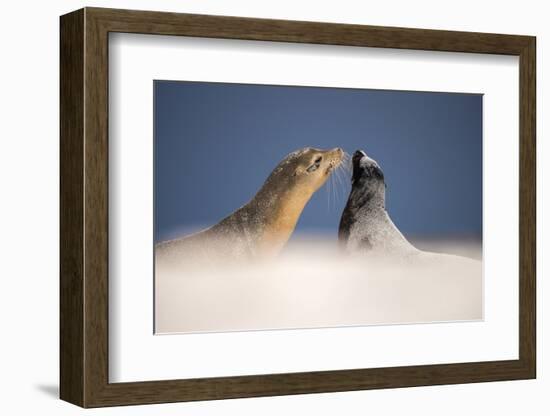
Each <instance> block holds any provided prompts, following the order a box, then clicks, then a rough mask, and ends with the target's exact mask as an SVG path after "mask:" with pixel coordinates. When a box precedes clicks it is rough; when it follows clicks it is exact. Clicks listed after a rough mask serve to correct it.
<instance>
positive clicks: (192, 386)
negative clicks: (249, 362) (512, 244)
mask: <svg viewBox="0 0 550 416" xmlns="http://www.w3.org/2000/svg"><path fill="white" fill-rule="evenodd" d="M60 28H61V45H60V46H61V51H60V53H61V57H60V65H61V92H60V102H61V104H60V106H61V109H60V110H61V120H60V130H61V139H60V140H61V155H60V159H61V179H60V186H61V200H60V204H61V215H60V217H61V218H60V220H61V231H60V232H61V242H60V253H61V255H60V262H61V266H60V279H61V283H60V396H61V399H63V400H66V401H68V402H71V403H74V404H76V405H79V406H82V407H101V406H115V405H131V404H146V403H163V402H179V401H191V400H213V399H226V398H238V397H257V396H270V395H287V394H303V393H320V392H337V391H350V390H365V389H380V388H397V387H410V386H426V385H439V384H454V383H474V382H487V381H499V380H518V379H530V378H535V375H536V358H535V357H536V326H535V311H536V304H535V300H536V298H535V265H536V257H535V252H536V234H535V233H536V226H535V225H536V178H535V172H536V169H535V126H536V121H535V106H536V97H535V50H536V47H535V38H534V37H530V36H516V35H500V34H485V33H467V32H451V31H438V30H421V29H403V28H390V27H376V26H361V25H347V24H329V23H313V22H297V21H284V20H266V19H253V18H240V17H225V16H206V15H190V14H177V13H164V12H148V11H130V10H113V9H101V8H85V9H81V10H78V11H75V12H72V13H69V14H67V15H64V16H62V17H61V20H60ZM110 32H126V33H142V34H155V35H174V36H193V37H207V38H226V39H247V40H259V41H278V42H298V43H312V44H330V45H347V46H359V47H360V46H368V47H381V48H382V47H383V48H397V49H416V50H430V51H448V52H468V53H484V54H503V55H516V56H519V65H520V80H519V86H520V91H519V97H520V107H519V114H520V116H519V117H520V118H519V119H520V188H519V195H520V207H519V208H520V211H519V212H520V224H519V227H520V228H519V232H520V253H519V259H520V267H519V270H518V273H519V359H518V360H507V361H491V362H472V363H459V364H442V365H441V364H438V365H418V366H406V367H390V368H367V369H354V370H338V371H320V372H307V373H287V374H265V375H252V376H237V377H217V378H203V379H182V380H169V381H147V382H132V383H109V379H108V361H109V354H108V287H109V285H108V281H109V276H108V222H109V216H108V170H109V167H108V140H109V139H108V88H109V86H108V79H109V78H108V65H109V62H108V35H109V33H110Z"/></svg>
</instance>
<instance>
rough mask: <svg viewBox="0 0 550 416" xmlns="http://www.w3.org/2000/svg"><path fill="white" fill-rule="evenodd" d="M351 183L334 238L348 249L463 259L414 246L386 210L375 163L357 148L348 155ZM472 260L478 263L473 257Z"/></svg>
mask: <svg viewBox="0 0 550 416" xmlns="http://www.w3.org/2000/svg"><path fill="white" fill-rule="evenodd" d="M352 164H353V174H352V179H351V180H352V187H351V192H350V194H349V197H348V201H347V203H346V206H345V208H344V211H343V213H342V217H341V219H340V225H339V229H338V238H339V240H340V243H341V245H342V246H343V247H344V248H345V249H346V250H347V251H351V252H364V253H368V254H370V255H373V256H376V257H383V256H391V257H393V258H394V259H401V260H415V261H417V260H429V261H432V260H436V259H437V260H464V261H474V260H471V259H468V258H465V257H460V256H454V255H448V254H438V253H430V252H425V251H421V250H419V249H417V248H416V247H414V246H413V245H412V244H411V243H410V242H409V241H408V240H407V239H406V238H405V236H404V235H403V234H402V233H401V231H399V229H398V228H397V227H396V226H395V224H394V223H393V221H392V220H391V218H390V216H389V215H388V212H387V211H386V184H385V180H384V173H383V171H382V169H381V168H380V166H379V165H378V163H377V162H376V161H375V160H373V159H371V158H370V157H368V156H367V154H366V153H365V152H364V151H362V150H357V151H356V152H355V153H354V154H353V157H352ZM476 263H479V262H477V261H476Z"/></svg>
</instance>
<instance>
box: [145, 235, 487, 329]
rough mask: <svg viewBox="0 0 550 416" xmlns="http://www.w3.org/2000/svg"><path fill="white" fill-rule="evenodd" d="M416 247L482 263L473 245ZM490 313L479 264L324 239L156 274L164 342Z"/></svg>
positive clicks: (159, 323) (157, 324)
mask: <svg viewBox="0 0 550 416" xmlns="http://www.w3.org/2000/svg"><path fill="white" fill-rule="evenodd" d="M415 244H417V246H419V247H422V248H432V249H438V251H443V252H447V253H456V254H461V255H470V256H471V257H472V258H476V257H477V258H480V256H481V247H480V244H479V243H476V242H471V241H467V242H464V241H437V240H433V239H432V240H427V241H420V240H417V241H415ZM482 310H483V308H482V263H481V262H479V261H472V260H464V261H463V260H462V259H456V260H455V259H453V258H450V259H446V260H444V261H432V260H429V261H420V262H418V261H417V262H412V263H410V262H409V263H405V264H396V262H395V261H392V262H379V261H374V262H373V261H372V260H368V259H366V258H365V257H364V256H349V255H346V256H343V255H342V253H340V252H338V251H337V250H336V249H335V247H334V243H324V242H319V241H318V240H315V242H311V241H299V242H294V243H293V244H292V245H291V246H290V247H289V249H288V250H286V251H285V253H284V254H283V255H282V256H281V257H280V258H278V259H277V260H273V261H264V262H257V263H255V264H247V265H227V266H224V267H223V268H216V267H213V266H210V267H202V266H200V265H189V267H186V268H185V270H181V269H180V270H167V269H166V270H165V269H161V268H157V270H156V282H155V332H156V333H157V334H167V333H187V332H219V331H242V330H261V329H289V328H314V327H335V326H351V325H380V324H399V323H421V322H441V321H468V320H480V319H482V318H483V316H482Z"/></svg>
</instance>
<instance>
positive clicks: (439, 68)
mask: <svg viewBox="0 0 550 416" xmlns="http://www.w3.org/2000/svg"><path fill="white" fill-rule="evenodd" d="M535 107H536V97H535V38H534V37H530V36H518V35H498V34H485V33H466V32H451V31H435V30H422V29H403V28H389V27H375V26H360V25H344V24H328V23H314V22H296V21H282V20H266V19H251V18H240V17H225V16H205V15H189V14H176V13H160V12H146V11H129V10H113V9H99V8H85V9H82V10H78V11H75V12H72V13H70V14H67V15H65V16H62V17H61V129H60V130H61V305H60V322H61V334H60V336H61V351H60V357H61V366H60V367H61V368H60V371H61V387H60V395H61V398H62V399H63V400H66V401H69V402H71V403H74V404H77V405H80V406H82V407H101V406H115V405H127V404H145V403H162V402H176V401H190V400H211V399H223V398H237V397H254V396H266V395H284V394H302V393H316V392H335V391H348V390H363V389H376V388H396V387H410V386H423V385H435V384H455V383H470V382H486V381H499V380H517V379H529V378H534V377H535V374H536V360H535V357H536V334H535V310H536V307H535V244H536V237H535V217H536V212H535V202H536V195H535Z"/></svg>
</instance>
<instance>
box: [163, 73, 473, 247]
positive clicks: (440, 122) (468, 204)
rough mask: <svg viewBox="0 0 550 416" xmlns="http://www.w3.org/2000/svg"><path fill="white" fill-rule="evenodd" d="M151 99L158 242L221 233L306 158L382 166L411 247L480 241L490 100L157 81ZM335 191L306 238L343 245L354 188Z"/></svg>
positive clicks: (316, 210) (309, 220) (307, 213)
mask: <svg viewBox="0 0 550 416" xmlns="http://www.w3.org/2000/svg"><path fill="white" fill-rule="evenodd" d="M154 99H155V110H154V117H155V119H154V126H155V132H154V133H155V134H154V141H155V240H156V241H162V240H165V239H168V238H173V237H175V236H178V235H181V234H182V233H187V232H190V231H195V230H197V229H200V228H202V227H206V226H209V225H212V224H215V223H216V222H218V221H219V220H220V219H222V218H223V217H224V216H226V215H227V214H229V213H231V212H232V211H234V210H235V209H236V208H238V207H239V206H241V205H243V204H245V203H246V202H247V201H248V200H249V199H250V198H251V197H252V196H253V195H254V194H255V192H256V191H257V190H258V189H259V188H260V186H261V185H262V184H263V182H264V180H265V179H266V178H267V176H268V175H269V173H270V172H271V170H272V169H273V168H274V167H275V165H277V163H278V162H279V161H280V160H281V159H282V158H283V157H284V156H285V155H286V154H288V153H290V152H291V151H293V150H296V149H299V148H302V147H305V146H312V147H318V148H333V147H337V146H338V147H342V148H344V150H346V151H347V152H348V153H350V154H351V153H353V151H355V150H356V149H364V150H365V151H366V152H367V154H368V155H369V156H371V157H372V158H374V159H375V160H377V161H378V162H379V164H380V166H381V167H382V169H383V171H384V173H385V176H386V182H387V201H386V206H387V209H388V211H389V213H390V215H391V216H392V218H393V220H394V221H395V223H396V224H397V226H398V227H399V228H400V229H401V230H402V231H403V232H404V233H405V234H406V235H414V236H468V237H480V236H481V227H482V96H481V95H478V94H451V93H429V92H408V91H383V90H364V89H337V88H311V87H281V86H268V85H245V84H225V83H203V82H179V81H177V82H176V81H155V82H154ZM327 185H328V183H327ZM327 185H325V186H324V188H321V189H320V190H319V191H318V192H317V193H316V194H315V195H314V196H313V198H312V199H311V200H310V202H309V204H308V205H307V206H306V209H305V210H304V212H303V214H302V216H301V218H300V221H299V223H298V226H297V229H296V232H297V233H300V232H323V233H328V234H330V235H334V236H336V233H337V228H338V222H339V219H340V215H341V212H342V209H343V207H344V205H345V202H346V199H347V195H348V192H349V186H350V184H349V178H346V180H345V184H343V185H342V186H341V187H340V188H338V189H335V190H334V191H335V192H336V193H338V194H339V198H338V199H336V201H335V199H334V195H333V193H332V191H331V190H330V189H329V187H328V186H327ZM329 192H330V193H331V195H330V206H329V205H328V198H329V195H328V193H329Z"/></svg>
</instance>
